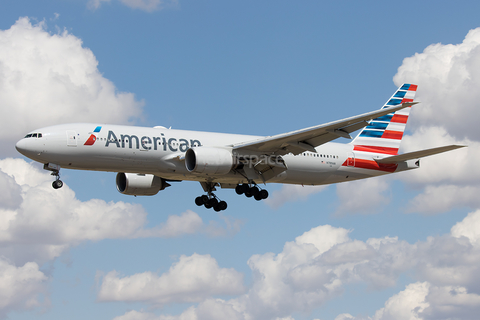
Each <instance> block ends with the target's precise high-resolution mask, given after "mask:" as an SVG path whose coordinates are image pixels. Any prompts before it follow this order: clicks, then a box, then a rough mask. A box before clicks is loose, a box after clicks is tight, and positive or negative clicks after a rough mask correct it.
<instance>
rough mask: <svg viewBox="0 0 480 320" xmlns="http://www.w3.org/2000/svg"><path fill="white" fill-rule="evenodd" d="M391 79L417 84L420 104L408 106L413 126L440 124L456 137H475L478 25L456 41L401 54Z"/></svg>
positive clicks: (479, 57)
mask: <svg viewBox="0 0 480 320" xmlns="http://www.w3.org/2000/svg"><path fill="white" fill-rule="evenodd" d="M394 82H395V84H397V85H400V84H401V83H403V82H407V83H416V84H418V85H419V89H418V92H417V99H416V100H418V101H421V102H422V103H421V105H419V106H418V107H415V108H414V109H413V110H412V119H411V120H409V122H410V121H411V122H412V125H413V126H414V127H420V126H425V125H426V126H439V127H443V128H445V129H446V130H447V132H449V133H450V134H452V135H453V136H454V137H456V138H457V139H464V138H469V139H470V140H476V139H478V137H479V134H480V128H479V126H478V125H477V123H476V120H477V117H476V116H475V115H478V101H479V96H480V92H479V91H478V88H479V87H480V28H477V29H473V30H470V32H468V34H467V35H466V36H465V39H464V40H463V42H462V43H460V44H456V45H454V44H446V45H444V44H441V43H438V44H432V45H430V46H428V47H427V48H425V50H424V51H423V52H422V53H416V54H415V55H414V56H412V57H408V58H405V59H404V61H403V63H402V65H401V66H400V67H399V68H398V73H397V74H396V75H395V77H394Z"/></svg>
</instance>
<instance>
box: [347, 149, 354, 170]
mask: <svg viewBox="0 0 480 320" xmlns="http://www.w3.org/2000/svg"><path fill="white" fill-rule="evenodd" d="M347 167H355V154H354V153H353V152H349V153H348V155H347Z"/></svg>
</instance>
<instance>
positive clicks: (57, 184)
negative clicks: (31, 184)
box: [43, 163, 63, 189]
mask: <svg viewBox="0 0 480 320" xmlns="http://www.w3.org/2000/svg"><path fill="white" fill-rule="evenodd" d="M43 169H45V170H48V171H52V176H55V181H53V182H52V187H53V189H60V188H61V187H63V181H62V180H60V166H59V165H58V164H53V163H45V164H44V165H43Z"/></svg>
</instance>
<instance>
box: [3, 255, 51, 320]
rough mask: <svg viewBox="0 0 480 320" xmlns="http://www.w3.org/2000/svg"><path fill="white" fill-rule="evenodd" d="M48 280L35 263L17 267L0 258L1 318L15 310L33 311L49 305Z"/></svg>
mask: <svg viewBox="0 0 480 320" xmlns="http://www.w3.org/2000/svg"><path fill="white" fill-rule="evenodd" d="M47 282H48V278H47V276H46V275H45V274H43V273H42V272H41V271H40V270H39V268H38V265H37V264H36V263H35V262H28V263H26V264H25V265H23V266H21V267H16V266H15V265H13V264H11V263H10V262H9V261H7V260H5V259H4V258H1V257H0V318H5V317H6V315H7V313H8V312H10V311H13V310H24V309H32V308H35V307H39V306H41V305H45V304H46V303H48V299H47Z"/></svg>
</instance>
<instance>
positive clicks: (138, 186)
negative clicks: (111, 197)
mask: <svg viewBox="0 0 480 320" xmlns="http://www.w3.org/2000/svg"><path fill="white" fill-rule="evenodd" d="M168 186H169V184H168V183H167V182H165V180H163V179H162V178H160V177H157V176H155V175H153V174H140V173H123V172H119V173H117V190H118V191H119V192H120V193H122V194H128V195H132V196H153V195H156V194H157V193H158V191H160V190H163V189H165V188H166V187H168Z"/></svg>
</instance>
